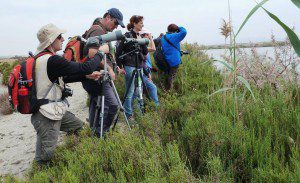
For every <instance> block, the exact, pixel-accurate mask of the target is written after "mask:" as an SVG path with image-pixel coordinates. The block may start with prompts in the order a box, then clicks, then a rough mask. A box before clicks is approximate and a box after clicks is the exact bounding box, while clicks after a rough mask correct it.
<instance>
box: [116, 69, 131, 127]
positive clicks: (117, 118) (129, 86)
mask: <svg viewBox="0 0 300 183" xmlns="http://www.w3.org/2000/svg"><path fill="white" fill-rule="evenodd" d="M135 77H136V71H135V70H134V71H133V72H132V74H131V77H130V80H129V84H128V86H127V89H126V92H125V95H124V100H123V102H122V106H124V103H125V100H126V98H127V95H128V93H129V90H130V88H131V85H132V82H134V79H135ZM123 109H124V107H123ZM124 114H125V110H124ZM125 116H126V114H125ZM125 119H126V122H127V123H128V119H127V116H126V118H125ZM118 120H119V114H118V115H117V117H116V120H115V123H114V126H113V129H115V127H116V124H117V122H118ZM128 126H129V123H128ZM129 127H130V126H129Z"/></svg>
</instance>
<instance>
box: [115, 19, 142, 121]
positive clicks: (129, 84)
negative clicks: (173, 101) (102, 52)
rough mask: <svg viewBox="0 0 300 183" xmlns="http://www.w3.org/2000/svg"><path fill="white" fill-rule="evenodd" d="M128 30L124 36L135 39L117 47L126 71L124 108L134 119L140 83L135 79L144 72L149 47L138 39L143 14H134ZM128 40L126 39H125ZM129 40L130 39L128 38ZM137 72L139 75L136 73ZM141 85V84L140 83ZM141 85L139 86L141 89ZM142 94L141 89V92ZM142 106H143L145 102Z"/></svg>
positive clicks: (120, 65)
mask: <svg viewBox="0 0 300 183" xmlns="http://www.w3.org/2000/svg"><path fill="white" fill-rule="evenodd" d="M129 21H130V22H129V24H128V25H127V29H128V31H129V32H126V33H125V34H124V36H125V37H126V38H134V39H136V40H135V41H134V40H132V41H121V42H120V43H119V44H118V46H117V48H116V61H117V64H118V66H119V68H120V70H121V71H125V86H126V94H125V100H124V108H125V113H126V116H127V118H128V119H129V120H133V112H132V105H133V101H132V100H133V95H134V93H135V89H136V86H137V85H138V84H139V83H137V82H135V81H134V79H137V78H140V79H141V80H142V77H140V76H141V75H140V74H142V72H143V62H144V60H145V55H147V54H148V49H147V46H146V44H148V43H146V42H143V41H140V42H139V41H138V40H139V39H140V38H141V36H140V35H139V31H141V30H142V28H143V26H144V24H143V16H139V15H134V16H132V17H131V18H130V20H129ZM125 40H126V39H125ZM127 40H128V39H127ZM135 74H137V75H135ZM139 85H140V84H139ZM140 88H141V87H139V90H141V89H140ZM139 93H140V94H141V91H140V92H139ZM139 97H140V98H139V102H142V95H140V96H139ZM140 106H143V104H142V105H141V103H140Z"/></svg>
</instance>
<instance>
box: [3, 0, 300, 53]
mask: <svg viewBox="0 0 300 183" xmlns="http://www.w3.org/2000/svg"><path fill="white" fill-rule="evenodd" d="M258 1H259V0H258ZM230 2H231V9H232V19H233V26H234V29H235V30H236V31H237V29H238V27H239V25H240V24H241V23H242V21H243V20H244V18H245V17H246V16H247V14H248V13H249V12H250V10H251V9H252V8H253V7H254V6H255V1H254V0H230ZM112 7H116V8H118V9H120V11H121V12H122V13H123V16H124V24H125V25H126V24H127V23H128V21H129V18H130V17H131V16H132V15H142V16H144V18H145V19H144V25H145V28H147V29H149V30H150V31H152V33H153V35H154V36H155V37H156V36H158V35H159V33H161V32H166V27H167V26H168V25H169V24H170V23H176V24H178V25H181V26H183V27H185V28H186V29H187V32H188V34H187V37H186V39H185V40H186V41H187V42H190V43H193V42H198V43H199V44H204V45H210V44H222V43H224V38H223V37H222V36H221V35H220V33H219V32H220V30H219V27H220V25H221V23H222V18H225V19H228V7H227V0H164V1H162V0H149V1H148V0H143V1H136V0H119V1H117V0H112V1H108V0H105V1H104V0H102V1H100V0H64V1H63V0H9V1H8V0H1V2H0V25H1V28H0V30H1V34H0V39H1V44H0V56H7V55H26V54H27V52H28V51H29V50H31V51H33V52H35V50H36V47H37V45H38V40H37V38H36V33H37V31H38V30H39V28H40V27H41V26H43V25H45V24H48V23H54V24H56V25H57V26H58V27H60V28H65V29H67V30H68V33H67V34H66V35H64V37H65V38H67V37H70V36H74V35H81V34H82V33H84V31H85V30H86V29H88V28H89V26H90V25H91V23H92V22H93V20H94V19H95V18H96V17H99V16H103V14H104V13H105V12H106V11H107V10H108V9H109V8H112ZM264 7H265V8H266V9H268V10H269V11H271V12H272V13H274V14H275V15H277V16H278V17H279V18H280V19H281V20H282V21H283V22H284V23H286V24H287V25H288V26H289V27H295V28H296V33H297V35H298V36H299V35H300V31H299V30H300V19H299V17H300V9H298V8H297V7H296V6H295V5H294V4H293V3H292V2H291V0H270V1H269V2H268V3H267V4H265V6H264ZM125 31H126V30H125V29H122V32H123V33H125ZM272 32H273V33H274V34H275V36H276V37H277V38H278V40H283V39H284V38H285V37H286V35H285V32H284V31H283V30H282V29H281V27H279V25H277V24H276V23H275V22H274V21H273V20H272V19H270V18H269V17H268V15H267V14H266V13H265V12H263V11H262V10H259V11H258V12H257V14H255V15H254V16H253V17H252V18H251V19H250V21H249V22H248V24H247V25H246V26H245V28H244V30H243V31H242V32H241V33H240V35H239V38H238V40H237V41H238V42H250V41H252V42H257V41H269V40H270V35H271V33H272ZM65 42H67V41H65Z"/></svg>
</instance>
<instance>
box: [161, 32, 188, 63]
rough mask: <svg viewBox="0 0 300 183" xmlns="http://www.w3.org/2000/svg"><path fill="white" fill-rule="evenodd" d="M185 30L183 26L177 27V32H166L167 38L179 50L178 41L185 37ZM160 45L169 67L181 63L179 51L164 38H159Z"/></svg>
mask: <svg viewBox="0 0 300 183" xmlns="http://www.w3.org/2000/svg"><path fill="white" fill-rule="evenodd" d="M186 34H187V32H186V29H185V28H183V27H179V32H178V33H172V34H166V37H167V39H168V40H169V41H170V42H171V43H173V44H174V46H176V47H177V48H178V49H179V50H180V42H181V41H182V40H183V39H184V38H185V36H186ZM161 46H162V50H163V54H164V56H165V59H166V61H167V62H168V63H169V65H170V66H171V67H175V66H178V65H179V64H181V59H180V52H179V51H178V50H177V49H176V48H174V47H173V46H172V45H170V44H169V43H168V42H167V41H166V40H165V38H164V36H163V37H162V38H161Z"/></svg>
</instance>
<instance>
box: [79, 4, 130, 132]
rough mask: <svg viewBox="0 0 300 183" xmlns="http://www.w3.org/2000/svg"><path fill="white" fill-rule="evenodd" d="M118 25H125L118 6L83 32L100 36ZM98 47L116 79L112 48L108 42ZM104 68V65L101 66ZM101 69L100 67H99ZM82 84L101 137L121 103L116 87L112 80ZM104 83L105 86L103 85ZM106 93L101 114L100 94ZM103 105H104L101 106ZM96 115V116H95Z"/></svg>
mask: <svg viewBox="0 0 300 183" xmlns="http://www.w3.org/2000/svg"><path fill="white" fill-rule="evenodd" d="M118 25H120V26H121V27H123V28H124V27H125V26H124V24H123V15H122V13H121V12H120V11H119V10H118V9H117V8H111V9H109V10H108V11H107V12H106V13H105V14H104V16H103V18H96V19H95V20H94V22H93V25H92V26H91V27H90V29H89V30H87V31H86V32H85V33H84V34H83V38H84V39H88V38H92V37H95V36H100V35H103V34H106V33H108V32H112V31H113V30H115V29H116V28H117V27H118ZM95 48H96V49H99V50H102V51H103V52H104V53H105V54H106V58H107V65H108V66H107V70H108V73H109V75H110V77H111V79H113V80H114V79H115V73H114V69H113V63H114V58H113V56H112V54H111V49H110V48H109V45H108V44H103V45H101V46H100V45H98V47H97V46H96V47H95ZM101 69H103V67H102V68H101ZM98 70H100V67H99V68H98ZM82 85H83V87H84V89H85V90H86V91H87V92H88V94H89V98H90V105H89V123H90V127H91V128H92V129H93V131H94V133H95V135H96V136H97V137H100V136H101V135H102V134H101V132H102V131H101V130H103V132H104V133H105V132H107V131H108V130H109V129H110V126H111V124H112V122H113V120H114V119H115V116H116V114H117V112H118V109H119V105H118V100H117V97H116V95H115V94H114V89H113V87H112V85H111V84H110V82H104V83H101V84H100V83H99V82H98V81H93V80H89V81H83V82H82ZM102 85H103V86H102ZM102 94H104V96H105V102H104V115H103V116H101V115H102V114H101V115H100V110H97V109H98V107H99V100H98V99H99V98H98V97H99V96H101V95H102ZM101 107H103V106H101ZM95 116H96V118H95ZM101 117H102V118H103V129H102V128H101V125H100V124H101Z"/></svg>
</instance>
